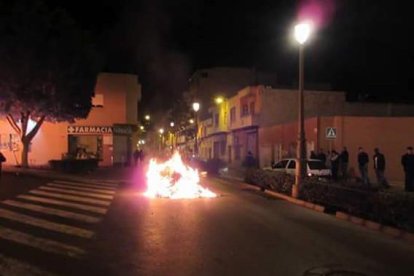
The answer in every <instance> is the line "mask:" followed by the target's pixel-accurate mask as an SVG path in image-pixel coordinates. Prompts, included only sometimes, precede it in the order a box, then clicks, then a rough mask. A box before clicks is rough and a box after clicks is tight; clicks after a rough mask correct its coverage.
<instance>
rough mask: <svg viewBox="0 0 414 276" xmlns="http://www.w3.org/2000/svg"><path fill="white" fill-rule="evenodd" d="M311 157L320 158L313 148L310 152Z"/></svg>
mask: <svg viewBox="0 0 414 276" xmlns="http://www.w3.org/2000/svg"><path fill="white" fill-rule="evenodd" d="M309 159H318V157H317V156H316V153H315V152H314V151H313V150H311V152H310V156H309Z"/></svg>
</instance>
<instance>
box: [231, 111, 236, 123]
mask: <svg viewBox="0 0 414 276" xmlns="http://www.w3.org/2000/svg"><path fill="white" fill-rule="evenodd" d="M234 121H236V107H232V108H231V109H230V123H233V122H234Z"/></svg>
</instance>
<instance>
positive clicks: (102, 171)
mask: <svg viewBox="0 0 414 276" xmlns="http://www.w3.org/2000/svg"><path fill="white" fill-rule="evenodd" d="M3 172H6V173H7V172H9V173H16V174H24V175H33V176H40V177H47V178H53V179H65V180H72V181H84V180H89V181H105V182H117V183H119V182H129V181H132V180H133V179H134V176H135V175H136V173H137V172H138V168H137V167H121V168H115V167H100V168H97V169H96V170H95V171H93V172H90V173H88V174H69V173H63V172H57V171H52V170H50V169H48V168H20V167H15V166H3Z"/></svg>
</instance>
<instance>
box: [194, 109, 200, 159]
mask: <svg viewBox="0 0 414 276" xmlns="http://www.w3.org/2000/svg"><path fill="white" fill-rule="evenodd" d="M193 110H194V118H195V138H194V155H195V156H198V143H197V135H198V114H197V112H198V111H199V110H200V103H198V102H194V103H193Z"/></svg>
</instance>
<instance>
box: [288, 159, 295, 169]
mask: <svg viewBox="0 0 414 276" xmlns="http://www.w3.org/2000/svg"><path fill="white" fill-rule="evenodd" d="M295 168H296V161H294V160H290V163H289V165H288V169H295Z"/></svg>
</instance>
